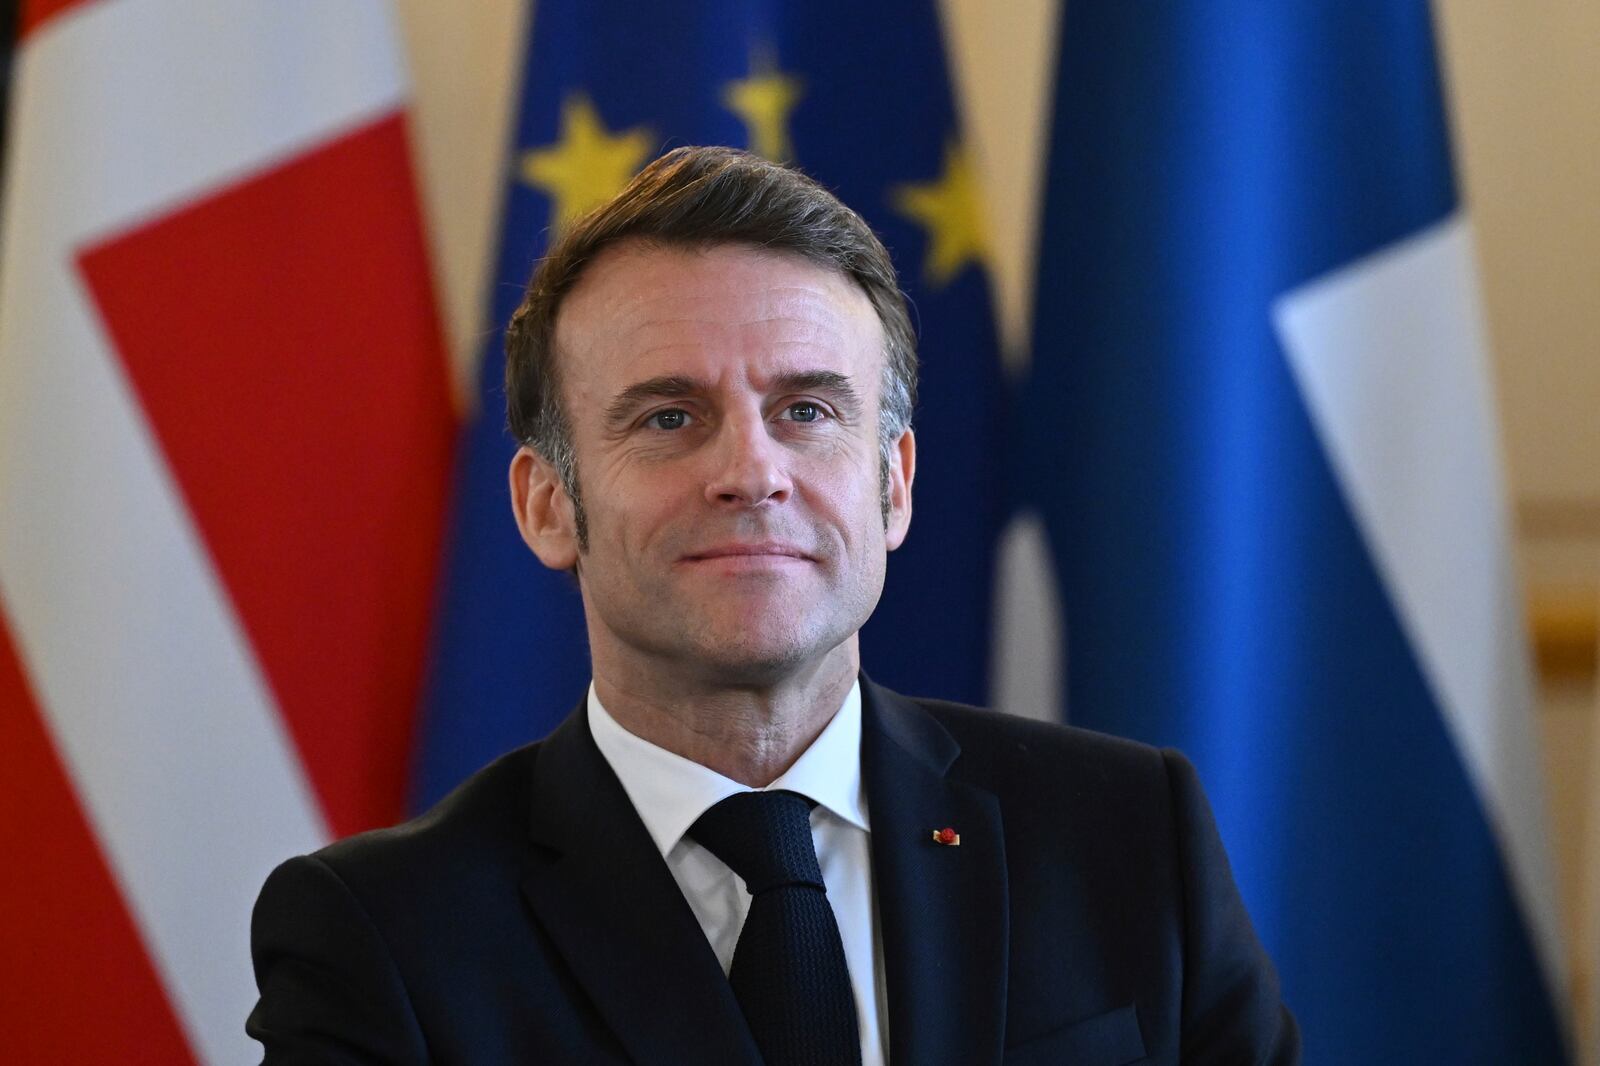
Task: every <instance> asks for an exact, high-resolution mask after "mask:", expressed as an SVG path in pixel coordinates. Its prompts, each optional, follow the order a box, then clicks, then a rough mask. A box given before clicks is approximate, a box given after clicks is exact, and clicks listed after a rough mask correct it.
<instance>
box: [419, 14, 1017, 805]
mask: <svg viewBox="0 0 1600 1066" xmlns="http://www.w3.org/2000/svg"><path fill="white" fill-rule="evenodd" d="M526 69H527V81H526V84H525V86H524V89H523V98H522V105H521V109H520V120H519V122H518V125H517V133H516V142H515V146H514V150H513V152H512V153H511V156H510V158H509V160H508V164H509V170H508V173H507V183H508V185H507V187H508V192H507V196H506V207H505V229H504V233H503V237H502V246H501V253H500V261H499V269H498V270H497V272H496V274H495V279H496V281H495V287H494V301H493V302H494V307H493V322H494V324H495V327H496V334H497V335H496V337H495V338H494V339H493V340H491V341H490V343H489V344H488V346H487V350H486V352H485V355H484V359H483V365H482V371H481V379H480V382H481V383H480V387H479V401H480V404H481V410H480V413H479V414H478V417H477V418H476V420H475V421H474V422H473V424H472V425H471V427H470V429H469V431H468V436H467V440H466V442H465V445H464V448H463V455H462V459H461V468H460V472H459V478H458V485H457V495H458V502H457V506H456V511H455V519H454V527H453V531H452V540H451V546H450V554H449V558H448V560H447V566H446V569H447V574H446V582H447V584H446V588H445V590H444V594H443V598H442V601H443V607H442V613H441V615H440V617H439V621H438V626H437V641H436V650H435V658H434V661H433V664H432V673H431V683H430V686H429V692H428V696H427V703H426V706H425V707H424V710H423V727H422V736H421V748H420V751H419V757H418V769H417V778H416V790H415V798H416V803H417V804H418V805H419V806H425V805H427V804H428V803H431V802H432V801H433V800H435V799H437V798H438V797H439V796H441V795H442V794H443V793H444V792H445V791H446V790H448V789H449V788H450V787H451V786H453V785H454V784H455V783H456V782H458V781H459V780H460V779H461V778H462V777H464V776H465V775H466V774H468V773H470V772H471V771H472V770H473V769H475V768H477V767H478V766H480V765H482V764H483V763H485V762H487V761H488V760H489V759H490V758H492V757H493V756H495V755H496V754H498V753H500V752H502V751H505V750H507V749H508V748H510V747H513V746H514V745H516V744H519V743H522V742H524V741H527V740H531V739H533V738H535V737H538V736H541V735H543V734H544V733H545V732H547V731H548V730H549V729H550V728H551V727H552V726H553V725H554V724H555V723H556V722H557V721H559V720H560V718H561V717H562V716H563V715H564V714H565V713H566V712H567V711H568V710H569V709H570V708H571V707H572V706H573V705H574V704H575V703H576V702H577V700H578V697H579V696H580V695H581V694H582V692H583V689H584V685H585V684H586V683H587V681H588V678H589V662H588V654H587V649H586V646H585V642H584V637H583V624H582V617H581V610H580V605H579V601H578V595H577V592H576V590H575V588H574V587H573V585H572V583H571V581H570V579H569V578H567V577H566V576H565V575H562V574H554V573H551V572H549V571H546V570H544V569H543V568H542V567H541V566H540V565H539V563H538V561H537V560H535V559H534V558H533V556H532V555H531V553H529V551H528V550H527V548H526V547H525V546H524V545H523V544H522V541H521V540H520V538H519V537H518V534H517V531H516V528H515V526H514V524H513V522H512V518H511V513H510V504H509V499H508V492H507V488H506V467H507V464H508V463H509V461H510V458H511V455H512V453H513V452H514V451H515V444H514V442H513V441H512V440H511V439H510V437H509V436H508V435H507V434H506V432H505V431H504V429H503V421H504V414H503V412H504V407H505V399H504V394H503V389H502V385H501V374H502V370H503V366H504V361H503V357H502V353H501V350H500V341H499V336H498V335H499V334H500V333H501V332H503V328H504V325H505V323H506V321H507V320H508V319H509V317H510V315H511V312H512V310H513V309H514V308H515V307H516V305H517V303H518V302H519V300H520V297H521V294H522V287H523V285H524V284H525V283H526V281H527V278H528V274H529V272H530V271H531V269H532V267H533V265H534V263H535V261H536V260H537V258H538V257H539V256H540V255H541V254H542V253H543V251H544V249H545V247H546V243H547V240H548V238H549V236H550V234H551V233H552V232H553V231H559V230H560V228H561V226H562V225H564V224H565V223H566V222H568V221H570V220H571V219H572V218H573V217H574V216H575V215H576V214H578V213H581V212H582V211H584V210H586V209H588V208H590V207H593V206H596V205H597V204H599V203H602V202H604V201H605V200H606V199H608V198H609V197H610V196H612V195H613V194H614V193H616V192H617V191H619V190H620V189H621V188H622V186H623V184H624V183H625V182H626V181H627V180H628V179H629V178H630V177H631V176H632V175H633V174H634V173H635V172H636V171H637V170H638V169H639V168H641V167H642V166H644V164H645V163H647V162H649V161H650V159H652V158H654V157H655V156H656V155H659V154H660V153H661V152H663V151H665V150H667V149H670V148H673V147H676V146H679V145H683V144H731V145H736V146H740V147H748V148H750V149H752V150H754V151H757V152H759V153H761V154H762V155H765V156H767V157H769V158H774V159H781V160H787V161H792V162H793V163H794V164H795V165H797V166H799V167H800V168H801V169H802V170H804V171H806V172H807V173H809V174H811V175H812V176H813V177H815V178H817V179H818V180H820V181H821V182H822V183H823V184H824V185H826V186H828V187H829V188H831V189H833V190H834V191H835V192H836V193H837V194H838V196H839V197H840V198H841V199H842V200H843V201H844V202H845V203H847V204H849V205H850V206H851V207H854V208H855V209H856V210H857V211H859V212H861V213H862V214H863V215H864V216H865V217H866V219H867V220H868V222H869V223H871V224H872V226H873V227H874V229H876V230H877V231H878V233H879V234H880V236H882V237H883V238H884V242H885V243H886V244H887V245H888V247H889V249H890V251H891V253H892V254H893V255H894V257H895V260H896V265H897V266H898V268H899V270H900V272H901V281H902V284H903V285H904V286H905V287H906V289H907V291H908V293H909V295H910V296H911V299H912V301H913V303H914V305H915V306H914V309H913V314H914V317H915V319H916V320H917V322H918V325H919V327H920V334H921V344H920V353H921V357H922V366H923V369H922V396H921V402H920V404H919V407H918V410H917V413H916V420H915V428H916V431H917V443H918V455H919V458H918V464H917V477H916V485H915V504H916V507H915V519H914V521H913V522H912V527H911V534H910V537H909V539H908V540H907V542H906V544H905V546H904V547H902V548H901V549H900V550H899V551H898V552H896V553H895V554H894V555H893V556H891V558H890V561H889V573H888V579H887V586H886V588H885V592H884V597H883V601H882V603H881V604H880V606H879V608H878V611H877V613H876V614H875V615H874V617H873V619H872V621H871V622H870V623H869V624H868V626H867V628H866V629H865V630H864V631H863V634H862V659H863V663H864V665H865V667H866V669H867V670H869V671H870V672H871V673H872V674H873V676H874V677H875V678H876V679H877V680H879V681H882V682H884V683H886V684H889V685H892V686H895V687H898V688H904V689H910V690H912V691H918V692H928V693H934V694H938V695H940V696H945V697H948V698H954V699H965V700H971V701H974V702H978V701H982V700H983V699H984V697H985V696H986V693H987V671H988V656H989V645H988V633H989V616H990V570H991V559H992V541H993V532H994V528H995V525H996V522H997V519H998V514H999V503H998V500H999V496H998V493H999V486H1000V483H1001V479H1000V478H999V477H998V476H997V471H996V470H995V469H994V466H993V454H992V453H993V446H994V441H995V437H996V432H997V418H998V408H997V402H998V394H999V377H1000V366H999V360H998V355H997V341H996V336H995V331H994V323H993V319H992V315H991V311H990V304H989V290H988V285H989V281H988V274H987V267H986V257H987V255H988V247H987V244H986V242H985V238H984V228H983V225H982V223H981V218H980V207H979V203H978V199H977V190H976V182H975V179H974V176H973V169H972V166H971V163H970V159H969V156H968V154H967V151H966V147H965V144H964V142H963V141H962V138H961V133H960V130H959V128H958V124H957V121H956V113H955V108H954V106H953V104H952V100H951V95H950V87H949V78H948V76H947V73H946V68H945V57H944V47H943V43H942V41H941V39H940V34H939V23H938V17H937V11H936V9H935V6H934V4H933V3H931V2H921V3H918V2H895V3H876V4H853V3H844V2H840V0H829V2H820V3H819V2H800V0H794V2H792V3H744V2H726V3H707V2H688V0H683V2H671V3H656V4H633V3H621V2H593V0H540V3H539V4H538V5H537V6H536V7H535V10H534V21H533V26H532V28H531V40H530V43H529V47H528V59H527V67H526Z"/></svg>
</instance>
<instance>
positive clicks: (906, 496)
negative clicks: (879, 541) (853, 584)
mask: <svg viewBox="0 0 1600 1066" xmlns="http://www.w3.org/2000/svg"><path fill="white" fill-rule="evenodd" d="M916 476H917V438H916V435H915V434H913V433H912V432H911V430H910V429H909V428H908V429H907V430H906V431H905V432H904V433H902V434H900V439H899V440H897V441H895V442H894V446H893V447H891V448H890V449H889V514H888V516H887V517H886V520H885V521H884V524H883V525H884V542H885V543H886V544H887V545H888V548H889V550H890V551H894V550H895V549H896V548H898V547H900V545H901V544H903V543H905V539H906V531H907V530H909V529H910V528H911V482H912V479H914V478H915V477H916Z"/></svg>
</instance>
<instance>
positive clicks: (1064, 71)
mask: <svg viewBox="0 0 1600 1066" xmlns="http://www.w3.org/2000/svg"><path fill="white" fill-rule="evenodd" d="M1054 122H1055V124H1054V133H1053V137H1052V141H1051V148H1050V179H1049V180H1050V186H1049V194H1048V200H1047V204H1046V207H1045V211H1044V233H1043V239H1042V240H1041V242H1040V247H1041V249H1042V256H1041V261H1040V267H1039V281H1038V292H1039V294H1040V297H1039V301H1038V303H1039V313H1038V316H1037V323H1036V332H1035V345H1034V365H1033V369H1032V376H1031V380H1030V381H1029V383H1028V388H1027V389H1026V391H1025V393H1024V395H1023V398H1022V401H1021V403H1022V411H1023V418H1022V420H1021V424H1022V426H1023V427H1024V430H1023V432H1024V436H1025V440H1026V442H1027V449H1026V455H1027V456H1028V460H1029V464H1030V465H1029V466H1027V467H1026V468H1025V469H1024V473H1023V476H1022V478H1021V479H1020V482H1019V484H1020V485H1021V486H1022V487H1023V489H1024V491H1025V493H1026V494H1027V497H1028V502H1029V504H1030V506H1031V507H1032V508H1033V509H1034V510H1035V511H1036V512H1037V513H1038V514H1039V515H1040V516H1042V517H1043V519H1044V522H1045V524H1046V527H1047V528H1048V529H1049V531H1050V534H1051V540H1052V543H1053V546H1054V562H1055V565H1056V567H1057V570H1058V572H1059V575H1060V590H1061V601H1062V603H1063V605H1064V609H1065V614H1066V631H1067V641H1066V645H1067V646H1066V648H1065V649H1064V650H1065V653H1066V668H1067V674H1068V682H1067V706H1068V710H1069V712H1070V717H1071V719H1072V721H1073V722H1074V723H1076V724H1081V725H1087V726H1090V727H1093V728H1097V729H1103V730H1107V731H1110V732H1114V733H1121V734H1125V735H1129V736H1133V737H1137V738H1141V739H1144V740H1149V741H1153V742H1157V743H1162V744H1171V745H1176V746H1178V747H1181V748H1183V749H1185V750H1186V751H1187V752H1188V753H1189V754H1190V755H1191V756H1192V757H1193V759H1194V761H1195V763H1196V764H1197V765H1198V766H1199V767H1200V769H1201V772H1202V774H1203V776H1204V777H1205V779H1206V782H1207V786H1208V789H1209V790H1210V792H1211V796H1212V800H1213V804H1214V807H1215V809H1216V814H1217V821H1218V823H1219V825H1220V826H1221V828H1222V831H1223V836H1224V838H1225V839H1226V841H1227V845H1228V850H1229V852H1230V854H1231V855H1232V858H1233V861H1234V866H1235V869H1236V873H1237V877H1238V881H1239V884H1240V886H1241V889H1242V890H1243V893H1244V895H1245V897H1246V899H1247V901H1248V903H1249V905H1250V908H1251V912H1252V914H1253V915H1254V917H1255V920H1256V922H1257V925H1258V926H1259V928H1260V931H1261V934H1262V938H1263V940H1264V941H1265V942H1266V944H1267V946H1268V948H1269V950H1270V951H1271V953H1272V954H1273V956H1274V958H1275V959H1276V960H1277V962H1278V964H1279V968H1280V970H1281V971H1282V977H1283V988H1284V996H1285V999H1286V1000H1287V1001H1288V1003H1289V1005H1290V1006H1291V1007H1292V1008H1293V1009H1294V1010H1295V1011H1296V1012H1297V1013H1298V1015H1299V1017H1300V1020H1301V1023H1302V1026H1303V1028H1304V1031H1305V1038H1306V1049H1307V1050H1306V1061H1307V1062H1308V1063H1329V1064H1340V1066H1342V1064H1345V1063H1420V1062H1441V1063H1442V1062H1449V1063H1457V1064H1459V1063H1485V1064H1488V1063H1507V1062H1519V1063H1524V1062H1525V1063H1535V1062H1537V1063H1556V1062H1560V1061H1564V1058H1565V1056H1564V1051H1563V1047H1562V1036H1561V1028H1560V1024H1559V1020H1558V1015H1557V1011H1556V1009H1555V1006H1554V1003H1555V1000H1554V997H1555V996H1556V995H1558V994H1559V990H1560V979H1559V976H1558V974H1559V951H1558V945H1557V942H1556V940H1555V936H1554V921H1553V913H1552V910H1551V908H1550V906H1549V902H1550V900H1549V894H1548V892H1547V891H1546V890H1547V889H1548V888H1549V887H1550V883H1549V881H1548V880H1547V877H1548V870H1547V868H1542V867H1543V866H1544V864H1543V862H1542V859H1543V856H1542V854H1541V844H1542V841H1543V839H1544V838H1543V836H1542V830H1541V826H1540V824H1539V823H1540V820H1541V819H1542V817H1543V811H1542V810H1541V809H1540V807H1541V797H1540V795H1539V791H1538V788H1537V785H1538V782H1539V773H1538V769H1537V763H1536V762H1535V761H1534V760H1535V758H1536V755H1535V752H1534V748H1533V742H1534V738H1533V737H1532V735H1531V730H1532V728H1533V723H1532V721H1531V716H1530V714H1529V711H1530V710H1531V708H1530V703H1531V694H1530V691H1529V684H1528V673H1527V663H1526V658H1525V653H1524V649H1523V647H1522V644H1521V622H1520V619H1519V617H1518V612H1517V597H1516V594H1515V581H1514V579H1513V576H1512V573H1511V568H1510V562H1509V556H1508V551H1507V549H1508V544H1507V541H1508V537H1507V520H1506V516H1505V510H1504V507H1503V505H1502V502H1501V500H1500V498H1499V492H1500V479H1499V469H1498V465H1497V454H1496V452H1497V449H1496V447H1495V444H1494V439H1495V433H1494V420H1493V411H1492V405H1491V404H1490V403H1489V399H1488V385H1487V382H1488V373H1487V366H1486V360H1485V345H1484V342H1483V336H1482V330H1481V327H1480V325H1479V317H1478V311H1477V308H1476V306H1475V291H1474V284H1473V268H1472V254H1471V243H1470V235H1469V231H1468V228H1467V222H1466V218H1465V215H1464V212H1463V210H1462V206H1461V203H1460V200H1459V197H1458V195H1457V191H1456V183H1455V180H1454V176H1453V172H1452V166H1451V159H1450V150H1449V144H1448V139H1447V134H1446V125H1445V116H1444V108H1443V104H1442V100H1441V93H1440V79H1439V72H1438V69H1437V65H1436V63H1435V59H1434V45H1433V35H1432V27H1431V24H1430V20H1429V13H1428V9H1427V6H1426V4H1425V3H1423V2H1421V0H1415V2H1383V3H1367V2H1359V3H1340V4H1327V3H1318V2H1311V0H1294V2H1290V0H1280V2H1278V3H1272V4H1243V3H1239V4H1228V3H1224V4H1212V3H1199V2H1170V3H1167V2H1164V3H1156V4H1117V3H1081V4H1080V3H1068V4H1067V5H1066V8H1065V14H1064V18H1063V24H1062V48H1061V53H1060V74H1059V82H1058V86H1057V96H1056V111H1055V120H1054ZM1541 963H1542V965H1541Z"/></svg>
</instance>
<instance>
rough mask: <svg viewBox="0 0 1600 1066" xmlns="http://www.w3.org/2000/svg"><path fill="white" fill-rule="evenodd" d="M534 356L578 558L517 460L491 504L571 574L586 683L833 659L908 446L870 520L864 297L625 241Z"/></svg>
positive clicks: (754, 258)
mask: <svg viewBox="0 0 1600 1066" xmlns="http://www.w3.org/2000/svg"><path fill="white" fill-rule="evenodd" d="M555 339H556V352H557V355H556V358H557V359H558V360H559V361H560V363H559V365H560V377H561V383H562V397H563V400H564V402H565V406H566V410H567V412H568V413H569V418H570V422H571V424H572V437H573V445H574V450H575V453H576V455H577V470H578V486H579V489H580V492H581V495H582V497H583V503H584V507H585V509H586V511H587V515H588V543H587V545H586V546H585V547H583V548H582V549H581V550H580V548H579V546H578V543H577V539H576V535H575V531H574V530H573V528H572V526H573V523H572V514H573V510H572V501H570V500H568V499H567V498H566V495H565V493H564V492H562V491H561V489H560V486H559V484H558V483H556V481H555V478H554V474H553V472H551V471H550V470H549V469H548V465H547V464H545V463H543V461H542V460H538V459H537V458H535V457H534V456H533V455H532V454H531V453H529V452H527V451H526V450H524V451H523V452H522V453H519V455H518V458H517V460H516V461H515V463H514V464H513V468H512V486H513V491H514V492H515V493H516V494H517V504H518V518H519V521H520V522H521V523H522V525H523V532H524V535H525V536H526V537H527V538H528V540H529V543H530V544H531V545H532V546H533V547H534V550H535V551H536V552H537V553H538V554H539V556H540V558H541V559H542V560H543V561H544V562H545V563H546V564H547V565H551V566H556V567H561V568H564V567H567V566H571V565H572V564H573V563H574V562H576V563H577V565H578V568H579V573H580V574H581V582H580V584H581V587H582V590H583V597H584V608H585V612H586V614H587V618H588V623H589V632H590V643H591V648H592V651H593V653H594V655H595V662H596V667H597V669H599V668H600V667H601V666H602V664H606V663H612V662H623V661H625V662H626V663H628V664H631V666H632V667H634V668H642V669H644V670H645V671H647V672H648V671H650V670H659V669H663V668H665V669H670V670H675V671H679V672H686V673H688V674H689V675H692V676H698V677H703V678H707V679H715V680H719V681H721V682H724V683H733V684H738V683H749V684H761V683H768V682H771V681H773V680H776V679H779V678H781V677H783V676H785V675H787V674H789V673H792V672H794V671H797V670H803V669H805V668H806V667H807V666H808V664H809V665H817V664H820V663H821V661H822V660H823V659H824V658H825V657H827V656H829V655H830V654H834V653H836V652H842V654H845V655H848V656H850V657H851V659H852V660H853V658H854V656H855V633H856V630H857V629H859V628H860V626H861V624H862V623H863V622H865V621H866V619H867V616H868V615H869V614H871V612H872V609H873V607H874V606H875V605H876V604H877V601H878V596H879V593H880V592H881V591H882V588H883V576H884V566H885V555H886V552H888V551H890V550H892V549H894V548H896V547H898V546H899V544H900V542H901V541H902V540H903V539H904V537H905V531H906V527H907V525H908V523H909V521H910V512H911V506H910V482H911V475H912V470H913V464H914V445H913V441H912V438H911V434H910V433H909V431H908V432H907V433H905V434H904V435H903V437H902V438H901V439H900V440H898V441H896V442H895V446H894V447H893V448H892V449H891V450H890V461H889V463H888V470H887V475H888V483H889V492H888V496H889V507H888V512H887V515H886V514H885V512H884V510H883V506H882V502H881V497H880V472H879V470H880V459H879V449H878V441H877V432H878V430H877V426H878V405H879V391H880V387H881V377H882V370H883V358H884V356H883V330H882V327H881V325H880V323H879V321H878V317H877V315H876V313H875V312H874V311H873V309H872V305H871V303H870V302H869V301H868V300H867V298H866V295H865V294H864V293H862V292H861V291H860V289H859V288H858V287H857V286H856V285H855V284H854V283H853V282H851V281H850V280H849V279H848V278H846V277H844V276H843V275H841V274H838V273H836V272H833V271H830V270H826V269H823V268H822V267H819V266H817V265H815V264H812V263H810V262H808V261H806V260H804V259H801V258H799V257H797V256H792V255H783V254H772V253H765V252H761V251H759V250H756V249H752V248H746V247H742V246H735V245H724V246H717V247H713V248H711V249H706V250H684V249H674V248H660V247H651V246H648V245H643V244H625V245H621V246H618V247H615V248H612V249H610V250H608V251H606V252H605V253H603V254H602V255H601V256H600V257H599V258H598V259H597V260H596V261H595V263H594V264H593V265H592V266H591V267H590V268H589V270H588V271H587V273H586V274H585V275H584V277H583V278H582V279H581V280H580V281H579V283H578V284H577V286H576V287H575V288H574V290H573V291H572V292H571V293H570V294H569V295H568V297H567V299H566V301H565V303H564V304H563V305H562V309H561V312H560V315H559V317H558V319H557V323H556V338H555ZM618 657H623V659H621V660H619V659H618Z"/></svg>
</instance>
